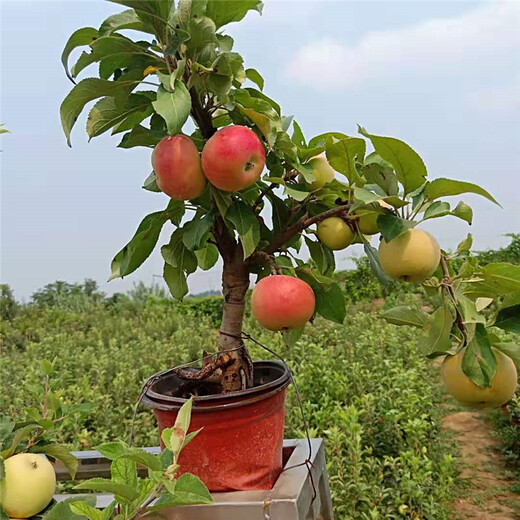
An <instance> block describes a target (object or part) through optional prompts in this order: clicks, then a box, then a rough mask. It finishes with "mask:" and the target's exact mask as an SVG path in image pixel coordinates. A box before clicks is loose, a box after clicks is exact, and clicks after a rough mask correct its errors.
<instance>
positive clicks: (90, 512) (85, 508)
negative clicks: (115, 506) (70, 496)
mask: <svg viewBox="0 0 520 520" xmlns="http://www.w3.org/2000/svg"><path fill="white" fill-rule="evenodd" d="M70 510H71V511H72V512H73V513H75V514H77V515H83V516H86V517H87V518H88V519H89V520H103V513H102V512H101V511H100V510H99V509H96V508H95V507H92V506H89V505H88V504H87V503H86V502H80V501H78V502H71V503H70Z"/></svg>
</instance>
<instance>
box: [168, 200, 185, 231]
mask: <svg viewBox="0 0 520 520" xmlns="http://www.w3.org/2000/svg"><path fill="white" fill-rule="evenodd" d="M166 211H167V212H168V218H169V219H170V221H171V223H172V224H174V225H176V226H180V224H181V220H182V217H183V216H184V213H185V212H186V206H185V205H184V201H183V200H176V199H171V200H170V202H169V204H168V207H167V208H166Z"/></svg>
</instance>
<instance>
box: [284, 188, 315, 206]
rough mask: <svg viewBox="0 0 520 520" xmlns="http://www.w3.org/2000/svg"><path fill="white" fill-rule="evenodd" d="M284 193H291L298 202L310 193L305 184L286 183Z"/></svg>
mask: <svg viewBox="0 0 520 520" xmlns="http://www.w3.org/2000/svg"><path fill="white" fill-rule="evenodd" d="M284 194H286V195H289V196H290V197H292V198H293V199H295V200H297V201H298V202H302V201H304V200H305V199H306V198H307V197H308V196H309V195H310V193H309V188H308V187H307V185H305V184H290V185H286V186H285V188H284Z"/></svg>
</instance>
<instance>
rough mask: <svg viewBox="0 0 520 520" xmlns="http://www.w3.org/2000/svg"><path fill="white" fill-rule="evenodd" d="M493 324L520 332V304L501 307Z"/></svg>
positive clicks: (509, 330)
mask: <svg viewBox="0 0 520 520" xmlns="http://www.w3.org/2000/svg"><path fill="white" fill-rule="evenodd" d="M493 325H494V326H495V327H499V328H500V329H503V330H507V331H508V332H514V333H516V334H520V304H518V305H513V306H511V307H506V308H505V309H501V310H500V311H499V312H498V314H497V317H496V320H495V323H494V324H493Z"/></svg>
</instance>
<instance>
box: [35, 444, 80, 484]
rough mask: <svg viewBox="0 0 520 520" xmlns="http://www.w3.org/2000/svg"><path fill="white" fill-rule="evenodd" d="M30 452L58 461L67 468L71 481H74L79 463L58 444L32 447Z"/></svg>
mask: <svg viewBox="0 0 520 520" xmlns="http://www.w3.org/2000/svg"><path fill="white" fill-rule="evenodd" d="M31 451H32V452H33V453H43V454H44V455H49V456H50V457H53V458H55V459H58V460H59V461H60V462H61V463H62V464H63V465H64V466H65V467H66V468H67V471H68V472H69V473H70V477H71V479H72V480H74V477H75V476H76V472H77V471H78V466H79V462H78V459H77V458H76V457H74V455H72V453H70V452H69V450H67V449H66V448H64V447H63V446H61V445H60V444H44V445H36V446H33V447H32V448H31Z"/></svg>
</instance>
